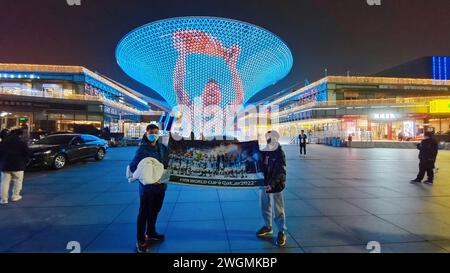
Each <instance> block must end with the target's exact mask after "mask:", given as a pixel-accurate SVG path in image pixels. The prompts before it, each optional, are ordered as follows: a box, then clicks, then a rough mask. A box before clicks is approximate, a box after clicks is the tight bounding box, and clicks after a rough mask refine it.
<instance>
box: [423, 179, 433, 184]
mask: <svg viewBox="0 0 450 273" xmlns="http://www.w3.org/2000/svg"><path fill="white" fill-rule="evenodd" d="M423 183H425V184H428V185H433V181H432V180H427V181H425V182H423Z"/></svg>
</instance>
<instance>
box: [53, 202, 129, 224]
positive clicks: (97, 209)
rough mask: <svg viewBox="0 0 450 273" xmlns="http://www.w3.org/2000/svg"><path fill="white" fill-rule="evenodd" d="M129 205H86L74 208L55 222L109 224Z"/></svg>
mask: <svg viewBox="0 0 450 273" xmlns="http://www.w3.org/2000/svg"><path fill="white" fill-rule="evenodd" d="M127 206H128V205H126V204H121V205H106V206H86V207H77V208H72V214H71V215H70V216H68V217H65V218H63V219H61V220H59V221H57V222H55V223H54V224H55V225H57V226H73V225H107V224H110V223H112V222H113V221H114V220H115V219H116V218H117V217H118V216H119V215H120V213H122V211H124V210H125V208H126V207H127Z"/></svg>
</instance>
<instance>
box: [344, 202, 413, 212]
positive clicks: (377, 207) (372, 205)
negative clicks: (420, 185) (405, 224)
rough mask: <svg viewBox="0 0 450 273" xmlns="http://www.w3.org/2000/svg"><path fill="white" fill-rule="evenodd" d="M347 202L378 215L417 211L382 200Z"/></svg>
mask: <svg viewBox="0 0 450 273" xmlns="http://www.w3.org/2000/svg"><path fill="white" fill-rule="evenodd" d="M345 201H346V202H348V203H350V204H353V205H355V206H357V207H359V208H361V209H363V210H365V211H368V212H370V213H372V214H376V215H381V214H402V213H414V212H415V211H416V210H415V209H414V208H404V207H401V206H398V205H396V204H394V203H391V202H389V200H387V199H382V198H364V199H360V198H351V199H350V198H349V199H346V200H345Z"/></svg>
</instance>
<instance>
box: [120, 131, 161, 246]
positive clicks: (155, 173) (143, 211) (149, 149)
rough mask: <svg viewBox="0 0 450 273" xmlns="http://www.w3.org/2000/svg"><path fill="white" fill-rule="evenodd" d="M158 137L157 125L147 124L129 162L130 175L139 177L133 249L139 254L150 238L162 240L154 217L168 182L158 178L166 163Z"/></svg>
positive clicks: (159, 208) (158, 209)
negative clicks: (135, 241)
mask: <svg viewBox="0 0 450 273" xmlns="http://www.w3.org/2000/svg"><path fill="white" fill-rule="evenodd" d="M158 139H159V128H158V126H156V125H154V124H150V125H149V126H147V131H146V133H145V134H144V136H143V137H142V142H141V143H140V145H139V148H138V150H137V151H136V155H135V156H134V158H133V160H132V162H131V163H130V165H129V171H130V172H131V173H133V178H134V179H138V180H139V196H140V207H139V215H138V219H137V243H136V251H137V252H139V253H144V252H147V249H148V247H149V244H150V242H151V241H162V240H164V235H162V234H158V233H157V232H156V220H157V218H158V213H159V212H160V210H161V208H162V205H163V202H164V197H165V192H166V189H167V185H166V184H165V183H162V182H161V179H159V178H158V177H161V175H162V168H163V166H162V165H164V166H165V165H166V153H167V152H166V151H167V148H166V146H164V145H163V144H162V143H160V141H158ZM133 178H131V179H133Z"/></svg>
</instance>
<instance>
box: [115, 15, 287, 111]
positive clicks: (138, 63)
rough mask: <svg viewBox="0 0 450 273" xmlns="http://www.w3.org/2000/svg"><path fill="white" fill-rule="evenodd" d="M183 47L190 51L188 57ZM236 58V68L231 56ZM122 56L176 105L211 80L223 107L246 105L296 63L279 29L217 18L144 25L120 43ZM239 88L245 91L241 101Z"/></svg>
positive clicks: (130, 69) (134, 73) (128, 68)
mask: <svg viewBox="0 0 450 273" xmlns="http://www.w3.org/2000/svg"><path fill="white" fill-rule="evenodd" d="M182 51H183V52H184V53H185V54H186V53H187V54H186V55H185V58H184V59H183V58H181V57H180V56H181V55H182V54H181V52H182ZM233 57H236V59H235V62H234V68H235V70H233V68H232V67H233V65H230V62H231V63H233V61H229V60H230V59H233ZM116 58H117V61H118V64H119V66H120V67H121V68H122V69H123V70H124V71H125V72H126V73H127V74H128V75H129V76H131V77H132V78H134V79H135V80H137V81H139V82H141V83H143V84H145V85H147V86H148V87H150V88H152V89H153V90H155V91H156V92H158V94H160V95H161V96H162V97H163V98H164V99H165V100H166V101H167V103H168V104H169V105H170V106H171V107H174V106H176V105H178V104H183V102H185V101H183V100H189V99H190V100H193V99H194V98H195V97H201V96H202V94H203V93H202V92H204V90H205V86H206V85H207V84H208V83H210V82H211V80H213V82H214V84H216V85H218V86H219V88H220V93H221V99H220V102H218V104H219V105H220V106H222V107H223V106H225V105H229V104H233V102H236V101H238V102H239V103H240V104H243V103H245V102H246V101H248V100H249V99H250V98H251V97H252V96H254V95H255V94H257V93H258V92H259V91H261V90H263V89H264V88H266V87H268V86H270V85H272V84H274V83H276V82H277V81H279V80H280V79H282V78H284V77H285V76H286V75H287V74H288V73H289V71H290V70H291V68H292V64H293V58H292V54H291V51H290V50H289V48H288V47H287V45H286V44H285V43H284V42H283V41H282V40H281V39H280V38H279V37H277V36H276V35H274V34H273V33H271V32H269V31H267V30H265V29H263V28H260V27H258V26H255V25H252V24H248V23H245V22H240V21H236V20H231V19H225V18H214V17H181V18H171V19H165V20H161V21H157V22H153V23H150V24H147V25H144V26H142V27H140V28H137V29H135V30H133V31H132V32H130V33H128V34H127V35H126V36H125V37H124V38H123V39H122V40H121V41H120V42H119V44H118V46H117V49H116ZM180 63H182V66H183V67H182V69H178V68H180V66H178V65H179V64H180ZM180 71H181V72H180ZM234 72H237V74H236V73H234ZM180 75H181V76H180ZM236 75H237V76H238V77H236ZM177 80H178V82H177ZM178 85H183V89H184V90H185V92H186V94H187V98H181V97H180V96H177V92H176V90H177V86H178ZM239 86H240V87H239ZM236 89H239V90H242V92H241V93H242V99H240V100H239V99H238V95H237V94H238V90H236Z"/></svg>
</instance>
